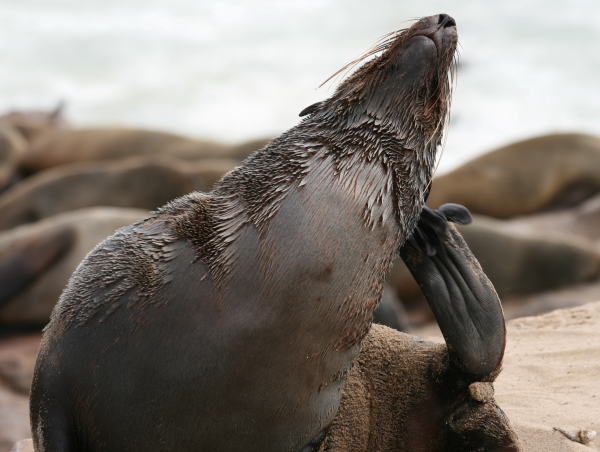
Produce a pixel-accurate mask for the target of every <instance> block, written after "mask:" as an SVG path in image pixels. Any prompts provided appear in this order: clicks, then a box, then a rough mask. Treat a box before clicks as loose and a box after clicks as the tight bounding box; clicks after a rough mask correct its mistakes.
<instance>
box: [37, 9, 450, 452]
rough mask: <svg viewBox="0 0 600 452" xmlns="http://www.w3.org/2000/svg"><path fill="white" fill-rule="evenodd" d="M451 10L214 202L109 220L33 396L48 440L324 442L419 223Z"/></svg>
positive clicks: (384, 57) (193, 445) (265, 154)
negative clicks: (396, 263)
mask: <svg viewBox="0 0 600 452" xmlns="http://www.w3.org/2000/svg"><path fill="white" fill-rule="evenodd" d="M456 45H457V32H456V24H455V22H454V20H453V19H452V18H451V17H449V16H447V15H445V14H440V15H436V16H431V17H427V18H424V19H421V20H420V21H418V22H416V23H415V24H414V25H413V26H411V27H410V28H409V29H406V30H402V31H400V32H395V33H393V34H391V35H388V36H386V38H385V39H384V40H383V41H382V42H380V43H379V45H377V47H376V48H375V49H374V52H375V51H382V53H381V55H380V56H378V57H376V58H374V59H372V60H370V61H368V62H366V63H364V64H363V65H362V66H361V67H360V68H359V69H358V70H357V71H356V72H355V73H354V74H352V75H351V76H350V77H349V78H347V79H346V80H345V81H344V82H343V83H342V84H341V85H340V86H339V87H338V89H337V90H336V92H335V93H334V94H333V95H332V97H330V98H329V99H327V100H325V101H323V102H320V103H319V104H318V105H317V106H314V107H313V108H312V110H311V113H310V114H309V115H308V117H307V118H305V119H304V120H302V121H301V122H300V124H299V125H297V126H296V127H294V128H292V129H290V130H289V131H288V132H286V133H284V134H283V135H282V136H280V137H278V138H276V139H274V140H273V141H272V142H271V143H270V144H269V145H267V146H266V147H265V148H264V149H262V150H261V151H260V152H258V153H255V154H253V155H252V156H250V157H249V158H248V159H247V160H246V161H245V162H244V164H243V165H242V166H240V167H239V168H237V169H235V170H234V171H232V172H230V173H229V174H228V175H227V176H225V177H224V178H223V180H222V181H221V182H220V183H219V184H217V186H216V187H215V188H214V190H213V191H212V192H211V193H209V194H203V193H197V192H196V193H192V194H190V195H188V196H185V197H183V198H180V199H178V200H176V201H174V202H172V203H170V204H168V205H167V206H165V207H164V208H162V209H161V210H159V211H158V212H157V213H156V214H154V215H153V216H152V217H150V218H148V219H147V220H145V221H141V222H139V223H137V224H135V225H132V226H130V227H126V228H123V229H121V230H120V231H118V232H117V233H116V234H115V235H114V236H112V237H110V238H109V239H107V240H106V241H105V242H103V243H102V244H100V245H99V246H98V247H97V248H96V249H95V250H94V251H93V252H91V253H90V254H89V255H88V256H87V257H86V259H85V260H84V261H83V262H82V264H81V265H80V266H79V267H78V269H77V271H76V272H75V273H74V275H73V276H72V278H71V280H70V282H69V284H68V286H67V288H66V289H65V292H64V293H63V295H62V296H61V299H60V301H59V303H58V305H57V306H56V308H55V310H54V312H53V315H52V318H51V321H50V323H49V325H48V326H47V328H46V330H45V334H44V339H43V343H42V346H41V349H40V354H39V356H38V360H37V364H36V369H35V376H34V380H33V385H32V392H31V420H32V430H33V435H34V443H35V447H36V450H37V451H38V452H44V451H55V450H63V451H74V450H86V451H100V450H102V451H117V450H119V451H121V450H138V451H142V450H143V451H158V450H164V449H165V448H166V447H168V448H170V449H172V450H177V451H180V452H184V451H192V450H211V451H221V452H225V451H240V450H246V451H261V452H269V451H292V452H296V451H299V450H301V449H302V448H303V447H304V446H305V445H307V444H309V443H310V442H311V441H312V440H313V439H314V438H316V437H320V436H319V435H322V434H323V433H324V431H325V430H326V429H327V427H328V426H329V425H330V423H331V422H332V420H333V418H334V416H335V413H336V411H337V409H338V407H339V403H340V398H341V391H342V389H343V387H344V384H345V381H346V378H347V375H348V372H349V371H350V369H351V367H352V363H353V361H354V360H355V359H356V357H357V355H358V353H359V351H360V348H361V343H362V340H363V339H364V337H365V336H366V334H367V333H368V331H369V329H370V326H371V319H372V317H373V311H374V309H375V308H376V306H377V303H378V301H379V298H380V296H381V291H382V287H383V282H384V279H385V275H386V273H387V271H388V269H389V266H390V264H391V262H392V259H393V256H394V254H395V253H396V252H397V250H398V248H399V247H400V246H401V245H402V244H403V243H404V242H405V241H406V240H407V238H408V237H409V235H410V234H411V233H412V231H413V229H414V228H415V226H416V225H417V223H418V221H419V218H420V215H421V211H422V208H423V205H424V201H425V200H424V192H425V190H426V188H427V186H428V184H429V182H430V180H431V177H432V174H433V171H434V166H435V160H436V156H437V151H438V147H439V146H440V144H441V141H442V135H443V131H444V125H445V123H446V120H447V115H448V108H449V100H450V86H451V83H450V70H451V68H452V63H453V58H454V53H455V49H456Z"/></svg>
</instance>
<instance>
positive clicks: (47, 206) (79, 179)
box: [0, 156, 239, 230]
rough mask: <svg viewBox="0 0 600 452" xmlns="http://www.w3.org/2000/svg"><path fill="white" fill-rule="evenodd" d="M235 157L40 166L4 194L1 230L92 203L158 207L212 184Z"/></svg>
mask: <svg viewBox="0 0 600 452" xmlns="http://www.w3.org/2000/svg"><path fill="white" fill-rule="evenodd" d="M238 165H239V162H238V161H236V160H233V159H203V160H199V161H194V162H190V163H187V162H186V163H184V162H181V161H179V160H176V159H170V158H168V157H162V156H152V157H147V156H141V157H140V156H138V157H130V158H124V159H115V160H108V161H93V162H81V163H72V164H69V165H61V166H58V167H55V168H49V169H47V170H44V171H40V172H39V173H36V174H34V175H32V176H30V177H28V178H27V179H26V180H24V181H22V182H21V183H19V184H18V185H16V186H14V187H12V188H11V189H10V190H7V191H6V192H5V193H2V194H1V195H0V230H3V229H10V228H13V227H15V226H19V225H21V224H24V223H30V222H33V221H38V220H41V219H43V218H46V217H49V216H52V215H56V214H58V213H62V212H66V211H69V210H75V209H81V208H86V207H93V206H112V207H132V208H137V209H145V210H156V209H158V208H159V207H161V206H163V205H164V204H166V203H167V202H168V201H170V200H172V199H175V198H178V197H180V196H183V195H185V194H187V193H190V192H192V191H194V190H206V189H207V188H210V187H212V186H213V185H214V184H215V183H216V182H217V181H218V180H219V179H220V178H221V177H222V176H223V175H224V174H225V173H227V172H229V171H230V170H231V169H233V168H235V167H236V166H238Z"/></svg>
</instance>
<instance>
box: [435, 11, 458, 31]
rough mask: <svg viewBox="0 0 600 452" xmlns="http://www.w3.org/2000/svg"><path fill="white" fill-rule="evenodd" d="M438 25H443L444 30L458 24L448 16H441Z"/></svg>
mask: <svg viewBox="0 0 600 452" xmlns="http://www.w3.org/2000/svg"><path fill="white" fill-rule="evenodd" d="M438 25H441V26H442V27H444V28H448V27H456V22H455V21H454V19H453V18H452V17H450V16H449V15H448V14H440V15H439V16H438Z"/></svg>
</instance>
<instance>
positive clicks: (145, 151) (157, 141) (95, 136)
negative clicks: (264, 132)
mask: <svg viewBox="0 0 600 452" xmlns="http://www.w3.org/2000/svg"><path fill="white" fill-rule="evenodd" d="M268 142H269V140H266V139H265V140H255V141H250V142H248V143H242V144H239V145H236V146H227V145H224V144H220V143H215V142H212V141H204V140H195V139H192V138H187V137H182V136H179V135H174V134H172V133H166V132H159V131H153V130H143V129H130V128H124V127H98V128H91V129H79V130H70V131H62V132H55V133H48V134H46V135H44V136H42V137H40V138H39V139H38V140H36V141H35V142H34V143H33V144H32V145H31V146H30V148H29V150H28V152H27V154H26V155H25V157H24V158H23V163H22V165H23V169H24V170H25V171H27V172H29V173H34V172H37V171H41V170H43V169H47V168H51V167H53V166H58V165H64V164H67V163H75V162H88V161H92V160H108V159H114V158H121V157H133V156H139V155H146V156H152V155H163V156H169V157H171V158H178V159H182V160H198V159H203V158H237V159H241V158H245V157H247V156H248V155H249V154H250V153H252V152H254V151H257V150H258V149H260V148H262V147H263V146H265V145H266V144H267V143H268Z"/></svg>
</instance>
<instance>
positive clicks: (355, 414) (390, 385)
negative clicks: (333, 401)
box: [319, 325, 521, 452]
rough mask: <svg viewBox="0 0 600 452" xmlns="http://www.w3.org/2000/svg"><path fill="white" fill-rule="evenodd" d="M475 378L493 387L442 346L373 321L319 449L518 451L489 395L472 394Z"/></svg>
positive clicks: (354, 451)
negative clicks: (458, 363) (456, 362)
mask: <svg viewBox="0 0 600 452" xmlns="http://www.w3.org/2000/svg"><path fill="white" fill-rule="evenodd" d="M473 383H474V384H475V385H474V386H473V387H472V386H471V385H472V384H473ZM476 385H486V386H487V388H485V389H487V390H491V388H492V387H491V383H478V379H476V378H474V377H473V376H469V375H468V374H465V372H464V371H462V370H461V369H459V368H458V367H456V366H454V365H453V363H452V361H451V360H450V359H449V355H448V350H447V348H446V347H445V346H444V345H442V344H437V343H434V342H430V341H427V340H424V339H421V338H417V337H415V336H410V335H407V334H404V333H400V332H397V331H394V330H391V329H389V328H387V327H384V326H380V325H373V328H372V329H371V331H370V333H369V335H368V336H367V338H366V339H365V341H364V343H363V350H362V352H361V354H360V355H359V358H358V360H357V363H356V366H355V367H354V368H353V369H352V371H351V372H350V376H349V377H348V382H347V384H346V387H345V389H344V394H343V396H342V403H341V406H340V410H339V411H338V413H337V415H336V418H335V420H334V421H333V424H332V426H331V428H330V429H329V432H328V435H327V437H326V438H325V440H324V442H323V443H322V444H321V447H320V449H319V451H321V452H364V451H379V452H396V451H403V452H484V451H485V452H489V451H495V452H518V451H520V450H521V446H520V443H519V440H518V438H517V435H516V434H515V432H514V430H513V428H512V427H511V425H510V422H509V420H508V418H507V417H506V415H505V414H504V412H503V411H502V409H501V408H500V407H498V405H497V404H496V402H495V401H494V399H493V395H492V396H491V397H487V398H485V399H483V398H480V400H477V399H476V398H475V397H477V392H476V391H473V389H478V388H477V386H476ZM471 388H473V389H471ZM491 394H493V391H492V392H491ZM473 395H475V397H473Z"/></svg>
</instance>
